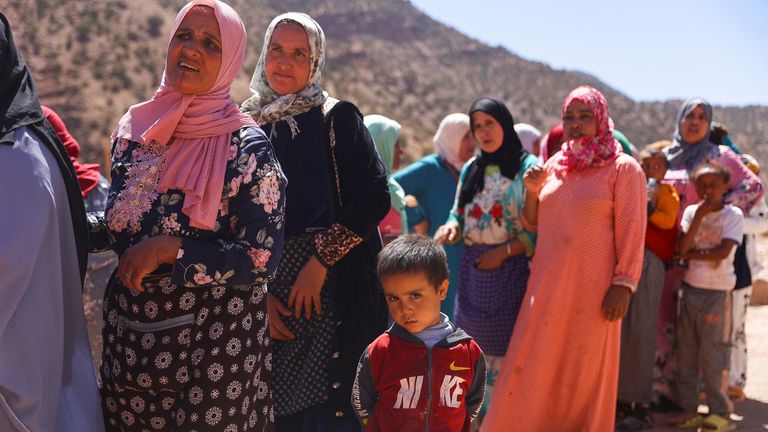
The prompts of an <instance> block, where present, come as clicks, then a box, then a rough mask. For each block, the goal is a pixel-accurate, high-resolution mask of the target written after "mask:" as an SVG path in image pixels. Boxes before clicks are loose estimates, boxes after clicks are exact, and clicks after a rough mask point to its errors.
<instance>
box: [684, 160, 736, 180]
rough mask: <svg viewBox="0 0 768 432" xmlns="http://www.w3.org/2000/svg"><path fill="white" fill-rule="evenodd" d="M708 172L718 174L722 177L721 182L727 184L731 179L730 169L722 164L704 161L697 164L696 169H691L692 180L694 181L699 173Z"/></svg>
mask: <svg viewBox="0 0 768 432" xmlns="http://www.w3.org/2000/svg"><path fill="white" fill-rule="evenodd" d="M710 173H711V174H719V175H720V176H721V177H722V178H723V183H725V184H728V182H729V181H731V171H729V170H728V168H726V167H724V166H722V165H719V164H714V163H712V162H705V163H703V164H701V165H699V166H697V167H696V169H694V170H693V181H694V182H695V181H696V180H697V179H698V178H699V176H700V175H703V174H710Z"/></svg>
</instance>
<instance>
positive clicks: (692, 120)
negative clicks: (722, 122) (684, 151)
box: [680, 105, 709, 143]
mask: <svg viewBox="0 0 768 432" xmlns="http://www.w3.org/2000/svg"><path fill="white" fill-rule="evenodd" d="M707 132H709V119H708V118H707V113H706V112H705V111H704V108H703V107H702V106H701V105H699V106H697V107H696V108H694V109H693V111H691V112H690V113H688V115H687V116H685V117H684V118H683V121H681V122H680V136H682V137H683V141H685V142H687V143H697V142H699V141H701V140H703V139H704V137H705V136H707Z"/></svg>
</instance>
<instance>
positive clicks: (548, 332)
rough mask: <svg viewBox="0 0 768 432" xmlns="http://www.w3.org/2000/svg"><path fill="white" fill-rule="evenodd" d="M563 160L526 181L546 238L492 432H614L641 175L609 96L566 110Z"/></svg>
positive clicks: (573, 98) (570, 100)
mask: <svg viewBox="0 0 768 432" xmlns="http://www.w3.org/2000/svg"><path fill="white" fill-rule="evenodd" d="M562 117H563V127H564V130H565V138H566V142H565V143H564V144H563V148H562V151H561V152H559V153H558V154H556V155H555V156H553V157H552V158H551V159H549V160H548V161H547V163H546V164H545V165H544V166H543V167H541V166H537V167H533V168H531V169H530V170H529V171H528V173H527V174H526V176H525V182H526V189H527V195H526V203H525V208H524V210H523V212H524V215H523V220H524V223H526V224H527V225H528V229H529V230H532V231H538V236H539V237H538V244H537V249H536V253H535V255H534V257H533V263H532V268H531V276H530V279H529V280H528V289H527V292H526V297H525V299H524V300H523V306H522V309H521V310H520V315H519V316H518V320H517V323H516V324H515V329H514V333H513V335H512V339H511V340H510V343H509V348H508V350H507V353H508V354H507V358H506V359H505V363H504V365H503V366H502V369H501V372H500V374H499V377H498V378H497V380H496V387H495V388H494V390H493V394H492V395H491V405H490V407H489V409H488V414H487V415H486V417H485V419H484V421H483V424H482V426H481V427H482V429H481V430H482V431H539V432H544V431H612V430H613V427H614V414H615V408H616V389H617V380H618V370H619V341H620V334H621V333H620V332H621V318H622V317H623V316H624V314H625V313H626V310H627V305H628V303H629V299H630V296H631V294H632V292H634V290H635V287H636V286H637V281H638V279H639V278H640V272H641V266H642V262H643V241H644V235H645V224H646V191H645V178H644V175H643V171H642V170H641V169H640V166H639V165H638V163H637V162H636V161H635V160H634V159H633V158H632V157H631V156H629V155H626V154H622V153H621V151H620V147H619V145H618V144H617V143H616V141H615V140H614V138H613V134H612V132H613V130H612V129H613V125H612V122H611V121H610V119H609V114H608V104H607V102H606V100H605V98H604V97H603V95H602V94H600V92H598V91H597V90H595V89H593V88H591V87H586V86H584V87H579V88H576V89H575V90H573V91H572V92H571V93H570V94H569V95H568V97H567V98H566V99H565V103H564V104H563V110H562Z"/></svg>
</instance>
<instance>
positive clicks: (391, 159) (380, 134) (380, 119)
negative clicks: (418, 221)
mask: <svg viewBox="0 0 768 432" xmlns="http://www.w3.org/2000/svg"><path fill="white" fill-rule="evenodd" d="M363 123H365V127H367V128H368V132H370V134H371V138H373V144H374V145H375V146H376V151H377V152H378V153H379V157H380V158H381V161H382V162H383V163H384V168H386V170H387V181H388V182H389V197H390V200H391V201H392V208H393V209H395V210H397V211H398V212H400V213H401V215H403V227H407V225H406V223H405V191H404V190H403V188H402V187H401V186H400V184H398V183H397V182H396V181H395V179H393V178H392V166H393V165H394V163H395V145H396V144H397V140H398V138H400V123H398V122H396V121H394V120H392V119H390V118H387V117H384V116H382V115H378V114H373V115H367V116H365V118H363ZM404 229H405V228H404Z"/></svg>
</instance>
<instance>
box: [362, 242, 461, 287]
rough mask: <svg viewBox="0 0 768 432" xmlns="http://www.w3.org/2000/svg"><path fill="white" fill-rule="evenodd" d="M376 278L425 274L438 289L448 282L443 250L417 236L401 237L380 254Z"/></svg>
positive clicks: (446, 263) (436, 244)
mask: <svg viewBox="0 0 768 432" xmlns="http://www.w3.org/2000/svg"><path fill="white" fill-rule="evenodd" d="M376 272H377V273H378V274H379V278H381V277H382V276H384V275H388V274H392V273H418V272H424V274H426V276H427V280H429V283H430V284H432V285H433V286H434V287H435V288H437V287H438V286H439V285H440V284H441V283H443V281H444V280H446V279H448V259H447V258H446V256H445V251H444V250H443V247H442V246H440V245H439V244H438V243H437V242H436V241H434V240H433V239H431V238H430V237H427V236H424V235H420V234H408V235H404V236H400V237H398V238H396V239H395V240H393V241H392V242H391V243H390V244H388V245H387V246H386V247H385V248H384V249H383V250H382V251H381V252H379V261H378V263H377V265H376Z"/></svg>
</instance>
